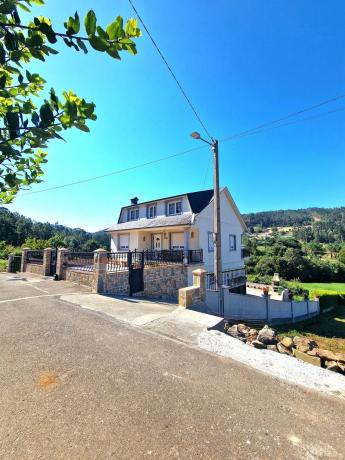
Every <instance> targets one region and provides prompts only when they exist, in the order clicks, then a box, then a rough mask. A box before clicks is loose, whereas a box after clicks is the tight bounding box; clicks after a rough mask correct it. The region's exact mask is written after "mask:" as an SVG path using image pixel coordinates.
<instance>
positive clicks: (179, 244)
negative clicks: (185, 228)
mask: <svg viewBox="0 0 345 460" xmlns="http://www.w3.org/2000/svg"><path fill="white" fill-rule="evenodd" d="M171 249H173V250H177V249H184V234H183V233H181V232H178V233H171Z"/></svg>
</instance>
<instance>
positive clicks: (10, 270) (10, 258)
mask: <svg viewBox="0 0 345 460" xmlns="http://www.w3.org/2000/svg"><path fill="white" fill-rule="evenodd" d="M13 258H14V255H13V254H9V255H8V262H7V273H13Z"/></svg>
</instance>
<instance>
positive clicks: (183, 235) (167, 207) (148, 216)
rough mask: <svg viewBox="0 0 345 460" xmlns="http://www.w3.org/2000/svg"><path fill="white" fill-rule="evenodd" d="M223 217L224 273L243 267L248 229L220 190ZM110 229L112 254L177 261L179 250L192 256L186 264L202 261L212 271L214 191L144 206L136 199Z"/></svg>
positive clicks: (158, 200) (230, 197) (226, 191)
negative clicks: (149, 254) (153, 254)
mask: <svg viewBox="0 0 345 460" xmlns="http://www.w3.org/2000/svg"><path fill="white" fill-rule="evenodd" d="M220 215H221V250H222V270H223V271H226V270H238V269H243V267H244V261H243V258H242V245H241V240H242V235H243V233H244V232H245V231H246V225H245V223H244V221H243V219H242V217H241V214H240V212H239V210H238V208H237V206H236V204H235V202H234V200H233V198H232V196H231V195H230V192H229V190H228V189H227V188H226V187H224V188H223V189H221V192H220ZM107 231H108V232H109V233H110V235H111V250H112V252H119V251H134V250H137V251H146V250H153V251H163V252H165V257H169V254H170V256H171V257H172V258H174V257H176V255H177V254H178V253H177V252H176V251H179V253H182V252H183V254H184V256H185V257H186V255H187V256H188V257H187V260H188V263H199V262H203V265H204V268H205V269H206V270H207V271H209V272H213V251H214V243H213V190H203V191H200V192H192V193H185V194H182V195H176V196H171V197H167V198H157V199H156V200H152V201H146V202H143V203H140V202H139V200H138V198H133V199H132V200H131V204H130V205H129V206H124V207H123V208H121V211H120V215H119V219H118V222H117V224H115V225H113V226H112V227H110V228H109V229H107ZM168 251H171V252H168ZM185 261H186V258H185Z"/></svg>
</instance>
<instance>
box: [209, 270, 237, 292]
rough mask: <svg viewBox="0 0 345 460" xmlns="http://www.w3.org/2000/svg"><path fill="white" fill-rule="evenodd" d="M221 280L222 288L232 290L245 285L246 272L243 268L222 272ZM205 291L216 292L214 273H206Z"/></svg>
mask: <svg viewBox="0 0 345 460" xmlns="http://www.w3.org/2000/svg"><path fill="white" fill-rule="evenodd" d="M222 278H223V279H222V286H223V287H227V288H230V289H233V288H236V287H239V286H243V285H244V284H246V271H245V269H244V268H239V269H235V270H225V271H223V272H222ZM206 289H207V290H209V291H217V286H216V281H215V276H214V273H207V276H206Z"/></svg>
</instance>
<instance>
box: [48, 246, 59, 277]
mask: <svg viewBox="0 0 345 460" xmlns="http://www.w3.org/2000/svg"><path fill="white" fill-rule="evenodd" d="M57 251H58V249H57V248H55V249H53V250H52V252H51V256H50V269H49V275H50V276H54V275H55V273H56V260H57Z"/></svg>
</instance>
